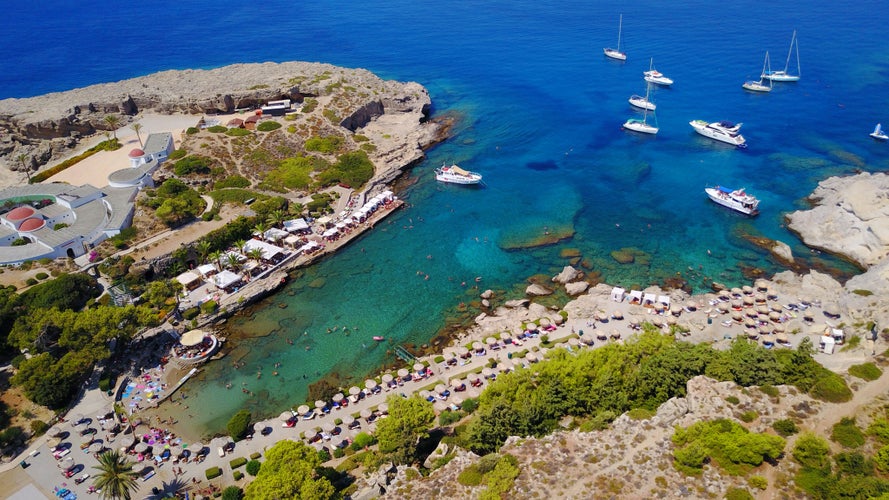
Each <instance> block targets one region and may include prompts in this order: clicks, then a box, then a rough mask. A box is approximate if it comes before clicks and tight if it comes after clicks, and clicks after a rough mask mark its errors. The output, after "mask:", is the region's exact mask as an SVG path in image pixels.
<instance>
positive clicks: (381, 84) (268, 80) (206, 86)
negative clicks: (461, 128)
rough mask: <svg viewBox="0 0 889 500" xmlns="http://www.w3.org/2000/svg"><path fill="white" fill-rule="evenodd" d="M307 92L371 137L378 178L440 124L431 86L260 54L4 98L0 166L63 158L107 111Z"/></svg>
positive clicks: (179, 108)
mask: <svg viewBox="0 0 889 500" xmlns="http://www.w3.org/2000/svg"><path fill="white" fill-rule="evenodd" d="M310 97H311V98H317V99H319V100H320V99H329V100H330V102H329V103H328V105H329V106H331V109H335V113H332V114H331V116H333V114H335V117H334V118H336V120H337V124H338V125H339V126H341V127H344V128H346V129H348V130H350V131H352V132H355V131H357V130H359V129H362V133H363V134H365V135H367V136H368V137H369V138H370V139H371V140H373V141H374V144H375V145H376V146H377V158H376V159H375V160H374V161H375V163H377V165H378V167H379V166H382V167H384V168H382V169H380V171H381V172H382V174H381V175H379V176H378V179H377V180H378V181H379V182H381V183H385V182H391V180H392V179H394V178H395V177H396V176H397V174H398V170H399V169H400V168H403V167H404V166H407V165H411V164H413V163H415V162H416V161H419V160H420V159H422V158H423V151H422V150H423V148H425V147H428V146H429V145H430V144H433V143H435V142H437V141H439V140H441V131H440V128H439V126H438V125H437V124H435V123H432V122H429V113H430V109H431V99H430V97H429V93H428V92H427V90H426V89H425V88H424V87H423V86H422V85H420V84H419V83H416V82H397V81H392V80H383V79H381V78H379V77H377V76H376V75H374V74H373V73H371V72H369V71H367V70H365V69H349V68H341V67H337V66H333V65H330V64H321V63H310V62H284V63H272V62H266V63H252V64H235V65H230V66H224V67H221V68H216V69H211V70H171V71H163V72H159V73H154V74H150V75H147V76H142V77H138V78H131V79H128V80H122V81H119V82H113V83H103V84H98V85H91V86H88V87H83V88H80V89H74V90H69V91H65V92H55V93H51V94H46V95H41V96H37V97H30V98H20V99H3V100H0V166H2V167H5V169H8V170H11V171H16V172H19V171H22V170H24V169H28V170H30V171H38V170H39V169H41V168H43V167H45V166H47V165H48V164H50V163H51V162H56V161H60V160H62V159H64V158H65V157H66V156H70V155H71V154H72V153H73V152H74V151H75V150H76V149H78V148H81V147H82V143H83V142H84V141H85V140H86V139H89V138H91V137H94V136H96V135H97V134H102V133H106V132H109V133H110V132H112V127H111V126H110V124H109V123H108V122H106V121H105V118H106V116H108V115H116V116H118V117H119V118H121V120H120V123H119V124H118V126H119V127H125V126H126V125H127V124H128V123H129V122H130V121H132V120H134V119H135V118H136V117H137V116H138V115H139V114H140V113H147V112H151V113H156V114H161V115H171V114H187V115H196V116H200V115H204V116H213V115H219V114H230V113H234V112H235V111H238V110H249V109H254V108H257V107H258V106H261V105H263V104H265V103H267V102H268V101H269V100H279V99H290V100H292V101H294V102H303V101H304V100H305V99H306V98H310ZM393 129H395V130H394V131H393ZM382 130H386V132H382ZM21 155H24V157H25V158H26V159H25V161H21V160H20V159H19V158H20V157H21ZM389 167H391V168H389ZM23 179H24V175H21V176H20V180H23Z"/></svg>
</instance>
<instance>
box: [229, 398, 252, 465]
mask: <svg viewBox="0 0 889 500" xmlns="http://www.w3.org/2000/svg"><path fill="white" fill-rule="evenodd" d="M248 425H250V410H240V411H238V412H237V413H235V414H234V415H233V416H232V418H231V420H229V421H228V424H226V426H225V428H226V430H228V435H229V436H231V438H232V439H234V440H235V441H240V440H241V439H244V436H245V435H246V434H247V426H248ZM245 462H246V460H245Z"/></svg>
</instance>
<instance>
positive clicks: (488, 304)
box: [482, 299, 491, 309]
mask: <svg viewBox="0 0 889 500" xmlns="http://www.w3.org/2000/svg"><path fill="white" fill-rule="evenodd" d="M482 307H484V308H486V309H487V308H490V307H491V301H490V300H488V299H482Z"/></svg>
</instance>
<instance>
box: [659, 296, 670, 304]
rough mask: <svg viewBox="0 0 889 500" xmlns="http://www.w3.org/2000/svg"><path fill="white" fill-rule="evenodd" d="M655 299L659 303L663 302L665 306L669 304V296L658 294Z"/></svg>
mask: <svg viewBox="0 0 889 500" xmlns="http://www.w3.org/2000/svg"><path fill="white" fill-rule="evenodd" d="M657 301H658V303H659V304H664V305H665V306H669V305H670V297H668V296H667V295H658V297H657Z"/></svg>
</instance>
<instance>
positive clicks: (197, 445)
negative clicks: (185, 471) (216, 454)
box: [187, 441, 204, 455]
mask: <svg viewBox="0 0 889 500" xmlns="http://www.w3.org/2000/svg"><path fill="white" fill-rule="evenodd" d="M187 447H188V449H189V450H191V452H192V453H194V454H195V455H200V454H201V452H202V451H204V443H202V442H200V441H195V442H194V443H191V444H189V445H187Z"/></svg>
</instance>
